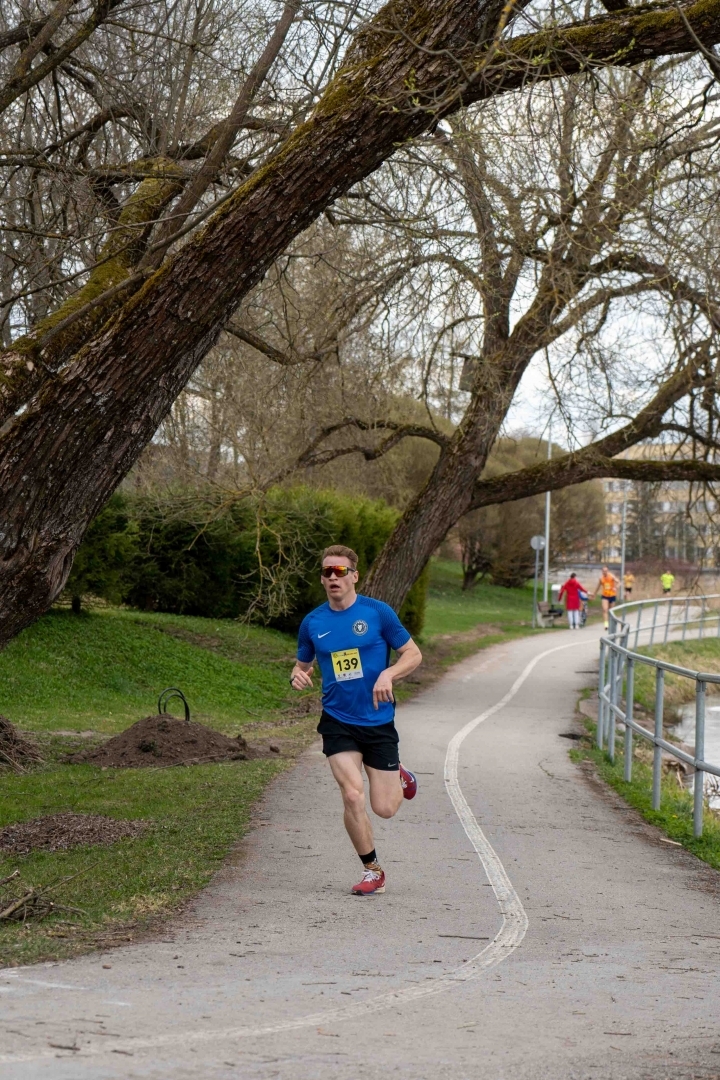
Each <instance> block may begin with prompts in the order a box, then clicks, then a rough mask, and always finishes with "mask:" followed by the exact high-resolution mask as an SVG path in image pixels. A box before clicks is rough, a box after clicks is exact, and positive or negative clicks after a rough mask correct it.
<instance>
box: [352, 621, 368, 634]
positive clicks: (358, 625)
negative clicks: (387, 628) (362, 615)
mask: <svg viewBox="0 0 720 1080" xmlns="http://www.w3.org/2000/svg"><path fill="white" fill-rule="evenodd" d="M352 632H353V634H357V636H358V637H362V636H363V634H367V632H368V624H367V623H366V622H365V620H364V619H356V620H355V622H354V623H353V624H352Z"/></svg>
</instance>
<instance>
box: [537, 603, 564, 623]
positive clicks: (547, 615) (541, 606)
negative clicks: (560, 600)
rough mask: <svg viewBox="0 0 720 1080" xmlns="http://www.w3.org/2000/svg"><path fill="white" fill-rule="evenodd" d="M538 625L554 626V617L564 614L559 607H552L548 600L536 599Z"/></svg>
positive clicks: (558, 617)
mask: <svg viewBox="0 0 720 1080" xmlns="http://www.w3.org/2000/svg"><path fill="white" fill-rule="evenodd" d="M537 610H538V626H544V627H548V626H554V625H555V621H556V619H560V618H562V616H563V615H564V614H565V612H564V611H563V609H562V608H561V607H554V605H553V604H551V603H550V601H549V600H538V606H537Z"/></svg>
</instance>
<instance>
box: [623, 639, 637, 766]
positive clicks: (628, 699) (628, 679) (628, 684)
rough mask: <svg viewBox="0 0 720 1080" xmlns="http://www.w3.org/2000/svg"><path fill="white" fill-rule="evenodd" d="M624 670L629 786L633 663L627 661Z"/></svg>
mask: <svg viewBox="0 0 720 1080" xmlns="http://www.w3.org/2000/svg"><path fill="white" fill-rule="evenodd" d="M625 670H626V673H627V674H626V676H625V781H626V783H628V784H629V783H630V781H631V780H632V758H633V729H632V728H631V727H630V724H629V721H630V720H632V714H633V694H634V692H635V688H634V686H633V681H634V677H635V661H634V660H630V659H628V660H627V663H626V667H625Z"/></svg>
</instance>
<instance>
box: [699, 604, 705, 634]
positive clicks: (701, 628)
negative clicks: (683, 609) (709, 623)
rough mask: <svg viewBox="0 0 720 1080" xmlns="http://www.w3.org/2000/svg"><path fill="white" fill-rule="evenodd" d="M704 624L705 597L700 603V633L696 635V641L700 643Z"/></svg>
mask: <svg viewBox="0 0 720 1080" xmlns="http://www.w3.org/2000/svg"><path fill="white" fill-rule="evenodd" d="M704 624H705V597H704V596H703V598H702V603H701V604H700V633H699V634H698V640H699V641H702V636H703V626H704Z"/></svg>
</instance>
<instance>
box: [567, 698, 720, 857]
mask: <svg viewBox="0 0 720 1080" xmlns="http://www.w3.org/2000/svg"><path fill="white" fill-rule="evenodd" d="M583 723H584V726H585V728H586V729H587V732H588V735H587V737H585V738H583V739H582V741H581V742H580V744H579V745H578V746H577V747H576V748H573V749H572V750H571V751H570V757H571V758H572V760H573V761H577V762H579V761H590V762H592V763H593V764H594V766H595V769H596V771H597V774H598V776H600V778H601V779H602V780H604V781H605V783H607V784H609V785H610V787H611V788H613V789H614V790H615V791H617V793H618V794H619V795H621V796H622V798H623V799H625V801H626V802H627V803H629V804H630V806H632V807H634V809H635V810H638V811H639V812H640V814H642V816H643V817H644V818H645V820H646V821H648V822H649V823H650V824H651V825H655V826H657V828H658V829H660V830H661V831H662V832H663V833H665V835H666V836H667V837H668V839H670V840H674V841H676V842H677V843H679V844H682V846H683V847H685V848H687V849H688V851H691V852H692V853H693V855H697V857H698V858H699V859H702V860H703V861H704V862H706V863H709V864H710V866H712V867H714V868H715V869H716V870H720V818H719V817H718V815H717V814H715V813H713V812H712V811H711V810H708V809H706V810H705V816H704V820H703V835H702V836H701V837H699V838H696V837H695V836H693V800H692V795H691V793H690V792H688V791H686V790H685V789H684V788H681V787H680V786H679V785H678V783H677V780H676V779H675V778H674V777H665V778H663V784H662V801H661V804H660V809H659V810H653V808H652V750H651V749H650V748H649V744H648V746H639V747H636V750H635V754H634V756H633V777H632V780H631V781H630V783H627V782H626V781H625V780H624V779H623V754H622V748H620V749H619V750H618V752H617V753H616V755H615V762H614V764H613V762H611V761H610V759H609V757H608V756H607V754H606V752H605V751H604V750H598V748H597V747H596V746H595V741H594V740H595V725H594V724H593V723H592V721H591V720H589V719H587V718H585V717H583Z"/></svg>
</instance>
